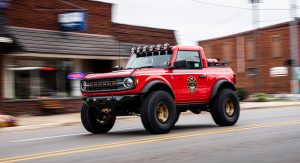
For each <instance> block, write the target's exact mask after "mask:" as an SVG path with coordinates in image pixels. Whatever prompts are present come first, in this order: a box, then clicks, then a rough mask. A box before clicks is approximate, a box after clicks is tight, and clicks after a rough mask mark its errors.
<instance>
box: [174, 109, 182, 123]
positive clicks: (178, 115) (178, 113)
mask: <svg viewBox="0 0 300 163" xmlns="http://www.w3.org/2000/svg"><path fill="white" fill-rule="evenodd" d="M180 114H181V112H177V117H176V119H175V122H174V125H175V124H176V123H177V122H178V120H179V117H180Z"/></svg>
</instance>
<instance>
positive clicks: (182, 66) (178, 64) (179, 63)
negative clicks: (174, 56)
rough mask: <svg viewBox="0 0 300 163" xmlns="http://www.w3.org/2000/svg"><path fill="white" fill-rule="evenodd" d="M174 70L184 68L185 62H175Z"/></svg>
mask: <svg viewBox="0 0 300 163" xmlns="http://www.w3.org/2000/svg"><path fill="white" fill-rule="evenodd" d="M174 68H186V60H180V61H175V62H174Z"/></svg>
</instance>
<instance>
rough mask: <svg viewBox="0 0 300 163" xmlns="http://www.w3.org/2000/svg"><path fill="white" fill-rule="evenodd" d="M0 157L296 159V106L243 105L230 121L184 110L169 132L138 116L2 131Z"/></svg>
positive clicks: (299, 130) (294, 162) (279, 162)
mask: <svg viewBox="0 0 300 163" xmlns="http://www.w3.org/2000/svg"><path fill="white" fill-rule="evenodd" d="M0 162H35V163H37V162H43V163H44V162H49V163H53V162H64V163H65V162H72V163H77V162H78V163H79V162H80V163H81V162H109V163H114V162H122V163H123V162H128V163H129V162H130V163H134V162H143V163H146V162H164V163H167V162H180V163H181V162H195V163H199V162H222V163H227V162H239V163H240V162H243V163H245V162H246V163H247V162H251V163H253V162H257V163H261V162H276V163H283V162H284V163H299V162H300V106H299V107H285V108H274V109H272V108H269V109H255V110H243V111H242V112H241V116H240V120H239V122H238V124H237V125H236V126H233V127H218V126H216V125H215V124H214V122H213V121H212V119H211V117H210V114H207V113H204V114H200V115H194V114H184V115H182V116H181V117H180V119H179V121H178V123H177V124H176V126H175V128H174V129H173V130H172V131H171V133H169V134H165V135H149V134H148V133H147V132H146V131H145V130H144V128H143V127H142V124H141V122H140V119H139V118H132V119H123V120H118V121H117V122H116V125H115V126H114V128H113V130H112V131H110V132H109V133H108V134H104V135H92V134H89V133H88V132H86V131H85V130H84V128H83V127H82V126H81V125H80V124H77V125H71V126H60V127H51V128H42V129H34V130H25V131H18V132H2V133H0Z"/></svg>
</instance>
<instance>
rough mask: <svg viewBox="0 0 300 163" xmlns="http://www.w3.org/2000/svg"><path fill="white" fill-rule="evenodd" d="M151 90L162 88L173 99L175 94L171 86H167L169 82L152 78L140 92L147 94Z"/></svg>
mask: <svg viewBox="0 0 300 163" xmlns="http://www.w3.org/2000/svg"><path fill="white" fill-rule="evenodd" d="M153 90H164V91H167V92H168V93H170V94H171V96H172V97H173V99H174V98H175V95H174V93H173V91H172V89H171V87H170V86H169V84H167V83H165V82H163V81H160V80H153V81H150V82H149V83H147V84H146V85H145V86H144V87H143V89H142V91H141V92H140V93H141V94H147V93H148V92H151V91H153Z"/></svg>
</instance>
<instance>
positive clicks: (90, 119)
mask: <svg viewBox="0 0 300 163" xmlns="http://www.w3.org/2000/svg"><path fill="white" fill-rule="evenodd" d="M95 115H96V108H95V107H89V106H88V105H87V104H83V105H82V108H81V122H82V124H83V126H84V128H85V129H86V130H87V131H89V132H91V133H93V134H103V133H107V132H108V131H109V130H111V129H112V127H113V126H114V124H115V121H116V116H111V117H110V118H109V120H108V121H107V122H106V123H105V124H100V123H98V122H97V119H96V116H95Z"/></svg>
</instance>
